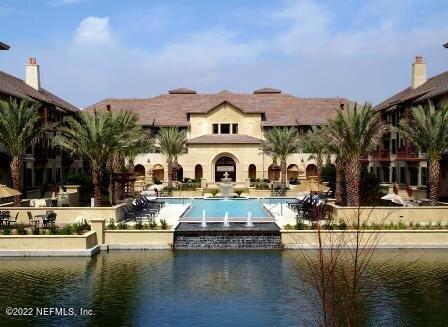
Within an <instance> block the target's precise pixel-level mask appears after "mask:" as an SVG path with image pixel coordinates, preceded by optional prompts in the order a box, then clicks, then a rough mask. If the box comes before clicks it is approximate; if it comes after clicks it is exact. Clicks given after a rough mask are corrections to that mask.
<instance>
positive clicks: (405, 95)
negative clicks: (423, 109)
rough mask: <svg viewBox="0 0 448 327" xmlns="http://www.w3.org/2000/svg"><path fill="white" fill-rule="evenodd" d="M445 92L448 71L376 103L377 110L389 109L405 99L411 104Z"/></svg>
mask: <svg viewBox="0 0 448 327" xmlns="http://www.w3.org/2000/svg"><path fill="white" fill-rule="evenodd" d="M444 93H448V71H446V72H444V73H442V74H439V75H436V76H434V77H431V78H430V79H428V80H427V81H426V82H425V83H423V84H422V85H420V86H419V87H416V88H415V89H412V88H411V87H408V88H406V89H404V90H402V91H400V92H398V93H397V94H395V95H393V96H391V97H390V98H389V99H387V100H385V101H383V102H381V103H379V104H378V105H376V106H375V110H384V109H388V108H390V107H392V106H394V105H397V104H400V103H403V102H405V101H410V102H411V104H418V103H419V102H422V101H425V100H427V99H431V98H433V97H435V96H438V95H441V94H444Z"/></svg>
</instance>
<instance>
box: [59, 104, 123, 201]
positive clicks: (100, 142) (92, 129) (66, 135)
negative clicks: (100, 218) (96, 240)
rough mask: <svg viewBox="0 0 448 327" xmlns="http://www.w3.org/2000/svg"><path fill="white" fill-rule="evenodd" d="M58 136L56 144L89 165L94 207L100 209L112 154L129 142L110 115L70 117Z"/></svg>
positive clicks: (94, 114) (87, 114)
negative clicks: (102, 186)
mask: <svg viewBox="0 0 448 327" xmlns="http://www.w3.org/2000/svg"><path fill="white" fill-rule="evenodd" d="M59 132H60V134H59V135H57V136H56V138H55V142H56V143H57V144H58V145H59V146H61V147H62V148H64V149H66V150H68V151H69V152H70V153H72V154H73V155H79V156H81V157H82V158H83V159H85V160H86V161H87V162H88V163H89V164H90V169H91V172H92V183H93V190H94V191H93V193H94V199H95V206H100V205H101V178H102V174H103V169H104V168H105V165H106V162H107V161H108V160H109V158H110V156H111V154H113V153H114V152H115V151H116V150H117V149H118V148H120V146H122V145H123V144H124V143H125V141H126V140H124V139H123V138H122V137H121V136H122V135H120V133H119V131H118V129H117V128H116V124H113V120H112V115H111V114H110V113H108V112H105V113H97V112H94V113H93V114H90V113H87V112H81V113H79V114H78V115H77V116H76V117H69V118H68V119H67V121H66V124H65V125H64V126H61V127H60V128H59Z"/></svg>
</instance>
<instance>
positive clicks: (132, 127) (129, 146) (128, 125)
mask: <svg viewBox="0 0 448 327" xmlns="http://www.w3.org/2000/svg"><path fill="white" fill-rule="evenodd" d="M111 115H112V116H111V124H113V125H114V126H115V129H116V131H117V135H120V138H121V139H123V140H125V142H123V143H122V144H121V146H120V147H117V148H116V149H115V151H114V152H113V153H111V156H110V158H109V161H108V163H107V166H108V169H109V171H110V172H111V173H112V174H117V173H120V172H124V171H125V170H126V159H127V158H129V157H131V158H132V161H133V160H134V159H135V156H137V154H139V153H142V152H147V151H149V145H150V143H149V140H148V138H147V132H146V131H145V130H144V129H143V128H142V127H141V126H139V125H137V121H138V116H137V115H136V114H135V113H131V112H129V111H120V112H119V113H117V114H111ZM123 193H124V189H123V186H122V184H121V183H116V182H115V181H114V182H113V198H114V200H115V201H116V200H118V199H120V198H121V197H122V195H123Z"/></svg>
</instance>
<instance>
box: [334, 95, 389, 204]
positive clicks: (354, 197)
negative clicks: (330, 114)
mask: <svg viewBox="0 0 448 327" xmlns="http://www.w3.org/2000/svg"><path fill="white" fill-rule="evenodd" d="M387 129H388V127H387V125H386V124H385V123H384V122H383V121H382V120H381V118H380V116H379V114H378V113H377V112H375V111H373V109H372V106H371V105H370V104H368V103H365V104H364V105H363V106H362V107H360V108H359V107H358V106H357V105H356V104H355V105H354V106H353V107H349V108H348V109H347V110H338V112H337V115H336V117H335V118H334V119H332V120H330V122H329V125H328V136H329V143H330V144H331V146H332V147H334V148H337V149H339V151H340V154H341V157H342V158H344V159H345V178H346V189H347V205H348V206H354V207H357V206H359V205H360V194H359V193H360V191H359V189H360V183H361V164H360V159H361V157H362V156H364V155H367V153H368V152H369V151H371V150H372V149H373V148H374V147H375V146H376V145H377V144H378V143H379V142H380V140H381V137H382V135H383V134H384V133H385V132H386V131H387Z"/></svg>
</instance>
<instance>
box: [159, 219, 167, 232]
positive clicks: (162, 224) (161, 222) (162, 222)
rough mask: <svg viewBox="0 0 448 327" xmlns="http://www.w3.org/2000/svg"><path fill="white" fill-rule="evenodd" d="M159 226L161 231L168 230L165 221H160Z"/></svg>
mask: <svg viewBox="0 0 448 327" xmlns="http://www.w3.org/2000/svg"><path fill="white" fill-rule="evenodd" d="M160 226H161V227H162V229H164V230H166V229H168V224H167V222H166V219H160Z"/></svg>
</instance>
